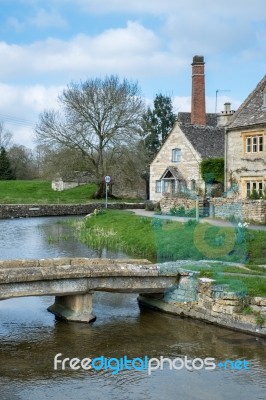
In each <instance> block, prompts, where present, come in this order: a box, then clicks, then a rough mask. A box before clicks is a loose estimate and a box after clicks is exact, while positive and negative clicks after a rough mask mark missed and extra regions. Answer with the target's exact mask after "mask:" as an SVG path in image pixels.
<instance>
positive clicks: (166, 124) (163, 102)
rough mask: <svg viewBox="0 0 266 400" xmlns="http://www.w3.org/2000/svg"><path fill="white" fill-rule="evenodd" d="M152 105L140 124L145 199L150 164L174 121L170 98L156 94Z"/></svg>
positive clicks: (174, 116) (147, 189)
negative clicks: (143, 159) (143, 160)
mask: <svg viewBox="0 0 266 400" xmlns="http://www.w3.org/2000/svg"><path fill="white" fill-rule="evenodd" d="M153 105H154V106H153V109H151V108H150V107H148V108H147V111H146V112H145V113H144V114H143V116H142V124H141V128H142V133H143V137H144V139H143V141H142V146H143V152H144V158H145V163H144V164H145V165H144V167H143V173H142V177H143V179H144V180H145V181H146V192H147V198H148V196H149V179H150V163H151V162H152V160H153V159H154V157H155V156H156V154H157V153H158V151H159V149H160V147H161V145H162V144H163V143H164V142H165V140H166V139H167V137H168V135H169V133H170V131H171V129H172V127H173V125H174V123H175V120H176V115H175V114H174V113H173V106H172V101H171V98H170V97H168V96H164V95H162V94H157V95H156V97H155V99H154V104H153Z"/></svg>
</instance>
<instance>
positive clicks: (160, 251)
mask: <svg viewBox="0 0 266 400" xmlns="http://www.w3.org/2000/svg"><path fill="white" fill-rule="evenodd" d="M95 214H96V215H93V216H91V217H88V218H86V219H84V220H79V221H76V222H75V223H74V224H75V228H76V231H77V233H78V236H79V238H80V240H81V241H82V242H83V243H86V244H88V245H89V246H91V247H95V248H108V249H110V250H121V251H123V252H126V253H127V254H129V255H130V256H136V257H142V258H147V259H149V260H150V261H152V262H155V261H156V262H165V261H172V260H186V259H190V260H202V259H211V260H213V259H214V260H217V261H226V262H238V263H245V264H246V265H247V266H246V268H242V269H240V268H239V267H231V266H222V267H221V264H218V263H217V265H215V264H214V265H212V266H211V267H207V268H206V266H205V267H202V268H201V269H200V268H198V267H195V268H194V267H193V265H191V266H189V267H187V268H188V269H196V270H201V273H202V275H204V276H212V277H214V278H216V279H217V278H218V279H219V281H220V282H221V283H228V282H229V281H230V282H232V281H234V280H235V279H237V280H238V279H241V281H243V283H244V285H245V286H246V287H247V290H248V292H249V293H250V294H252V295H255V294H256V295H266V279H264V278H261V277H262V275H264V276H265V275H266V270H265V269H264V268H262V267H257V266H256V265H255V264H260V263H261V260H265V256H264V252H265V250H266V232H262V231H260V232H259V231H258V232H256V231H254V232H252V236H248V235H249V234H248V235H247V236H246V237H245V239H244V240H241V237H239V235H238V233H237V232H236V231H235V230H234V229H232V228H220V227H215V226H211V225H208V224H196V223H195V222H194V221H188V222H186V223H180V222H173V221H168V220H161V219H158V218H157V219H156V218H153V219H152V218H146V217H139V216H136V215H134V214H132V213H130V212H125V211H117V210H107V211H103V212H98V213H95ZM242 239H243V238H242ZM252 264H254V265H252ZM228 274H230V275H228ZM231 274H234V276H232V275H231ZM239 274H241V277H240V275H239ZM242 275H245V276H242ZM249 275H255V277H254V276H249ZM257 276H258V277H257Z"/></svg>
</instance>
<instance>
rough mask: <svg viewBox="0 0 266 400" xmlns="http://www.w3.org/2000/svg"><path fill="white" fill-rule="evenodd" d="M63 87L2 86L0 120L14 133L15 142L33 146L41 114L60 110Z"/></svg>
mask: <svg viewBox="0 0 266 400" xmlns="http://www.w3.org/2000/svg"><path fill="white" fill-rule="evenodd" d="M62 89H63V87H61V86H49V87H45V86H43V85H33V86H14V85H6V84H0V93H1V96H0V120H1V121H3V122H4V124H5V127H6V128H7V129H9V130H10V131H11V132H12V133H13V141H14V142H15V143H19V144H23V145H25V146H27V147H32V146H33V134H34V127H35V124H36V123H37V122H38V117H39V114H40V113H41V112H42V111H43V110H44V109H45V108H46V109H49V108H55V109H56V108H58V103H57V97H58V94H59V93H60V92H61V91H62Z"/></svg>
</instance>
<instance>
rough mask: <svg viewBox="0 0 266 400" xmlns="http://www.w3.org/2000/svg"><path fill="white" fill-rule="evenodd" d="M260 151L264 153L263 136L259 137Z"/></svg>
mask: <svg viewBox="0 0 266 400" xmlns="http://www.w3.org/2000/svg"><path fill="white" fill-rule="evenodd" d="M259 151H263V136H259Z"/></svg>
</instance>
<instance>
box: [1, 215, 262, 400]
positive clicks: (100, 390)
mask: <svg viewBox="0 0 266 400" xmlns="http://www.w3.org/2000/svg"><path fill="white" fill-rule="evenodd" d="M61 220H62V218H33V219H16V220H1V221H0V252H1V253H0V258H1V259H9V258H13V259H15V258H45V257H47V258H48V257H63V256H71V257H78V256H81V257H98V256H100V254H98V253H97V252H95V251H93V250H90V249H88V248H87V247H86V246H83V245H82V244H80V243H79V242H78V241H76V240H75V239H73V237H72V236H71V235H69V231H68V229H67V230H66V227H65V226H64V225H63V224H60V223H58V221H61ZM102 253H103V254H102V255H103V256H104V257H114V258H115V257H119V256H122V255H121V254H109V253H106V252H102ZM53 300H54V299H53V298H52V297H28V298H18V299H10V300H5V301H1V302H0V400H42V399H57V400H61V399H62V400H63V399H73V400H88V399H89V400H92V399H117V400H127V399H128V400H135V399H136V400H142V399H143V400H144V399H145V400H146V399H147V400H149V399H150V400H162V399H168V400H174V399H175V400H176V399H182V400H183V399H188V400H200V399H202V400H203V399H204V400H206V399H207V400H216V399H217V400H219V399H229V400H230V399H232V400H233V399H234V400H235V399H243V400H245V399H250V400H255V399H261V400H262V399H264V400H265V398H266V340H265V339H262V338H256V337H253V336H251V335H246V334H242V333H237V332H232V331H230V330H226V329H222V328H219V327H215V326H212V325H208V324H204V323H201V322H197V321H194V320H190V319H181V318H179V317H175V316H171V315H167V314H163V313H157V312H154V311H151V310H145V309H141V310H140V309H139V307H138V303H137V301H136V295H135V294H132V295H131V294H108V293H95V294H94V299H93V301H94V312H95V314H96V315H97V320H96V321H95V322H94V323H92V324H89V325H88V324H83V323H64V322H61V321H57V320H56V319H55V317H54V315H52V314H50V313H49V312H47V311H46V309H47V307H48V306H49V305H51V304H52V303H53ZM58 353H62V356H61V358H65V357H69V358H79V359H83V358H88V357H89V358H91V359H93V358H94V357H101V356H104V357H106V358H108V359H109V358H111V357H116V358H120V357H123V356H125V355H126V356H127V357H128V359H133V358H135V357H139V358H144V357H145V356H148V357H149V358H151V357H157V358H159V357H160V356H163V357H168V358H170V359H171V360H174V359H175V358H181V359H182V360H183V359H184V357H185V356H187V358H188V359H191V360H193V359H195V358H202V359H204V358H206V357H211V358H214V359H215V362H216V364H217V363H218V362H219V361H225V360H227V359H230V360H237V359H241V360H244V359H245V360H247V362H249V365H248V366H249V369H242V370H237V369H235V370H231V368H229V367H228V368H227V369H224V368H221V367H216V368H215V369H214V370H211V371H208V370H205V369H201V370H195V369H194V370H193V371H189V370H187V369H186V368H183V369H179V370H175V369H172V370H171V369H169V366H168V365H169V363H168V364H167V362H166V363H165V366H164V369H157V370H154V371H153V372H152V373H151V375H148V372H147V370H142V371H139V370H129V369H123V370H122V371H120V372H119V373H117V374H113V373H112V372H113V371H110V370H104V369H102V370H99V371H96V370H93V369H91V370H72V369H70V368H67V369H65V370H61V369H58V370H54V357H55V355H56V354H58ZM154 365H155V364H154ZM176 365H177V364H176ZM179 365H181V361H180V363H179V362H178V366H179Z"/></svg>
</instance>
